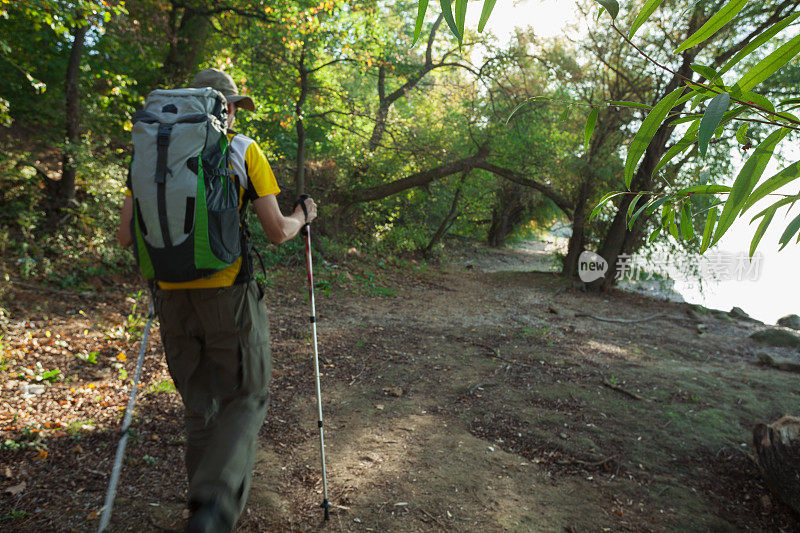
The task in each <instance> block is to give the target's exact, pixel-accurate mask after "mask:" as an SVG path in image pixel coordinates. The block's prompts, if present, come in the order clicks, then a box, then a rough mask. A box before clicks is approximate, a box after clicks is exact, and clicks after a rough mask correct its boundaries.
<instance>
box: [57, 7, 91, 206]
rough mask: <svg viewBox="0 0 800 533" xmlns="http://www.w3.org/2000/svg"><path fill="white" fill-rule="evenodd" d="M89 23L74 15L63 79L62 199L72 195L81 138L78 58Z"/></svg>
mask: <svg viewBox="0 0 800 533" xmlns="http://www.w3.org/2000/svg"><path fill="white" fill-rule="evenodd" d="M88 30H89V24H88V23H86V21H84V20H83V17H81V16H78V17H77V22H76V26H75V30H74V31H73V36H74V39H73V41H72V48H71V49H70V53H69V61H68V62H67V74H66V78H65V83H64V94H65V103H66V110H65V116H66V124H65V126H66V128H65V129H66V134H67V143H66V147H65V149H64V155H63V161H62V167H61V183H60V185H59V194H60V196H61V198H60V200H61V202H62V203H66V202H68V201H69V200H72V199H74V198H75V174H76V169H75V154H74V151H75V150H76V149H77V146H78V144H79V143H80V139H81V132H80V128H81V105H80V104H81V102H80V68H81V58H82V57H83V47H84V41H85V39H86V32H87V31H88Z"/></svg>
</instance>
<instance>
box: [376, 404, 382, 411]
mask: <svg viewBox="0 0 800 533" xmlns="http://www.w3.org/2000/svg"><path fill="white" fill-rule="evenodd" d="M375 409H377V410H378V411H383V404H382V403H379V404H378V405H376V406H375Z"/></svg>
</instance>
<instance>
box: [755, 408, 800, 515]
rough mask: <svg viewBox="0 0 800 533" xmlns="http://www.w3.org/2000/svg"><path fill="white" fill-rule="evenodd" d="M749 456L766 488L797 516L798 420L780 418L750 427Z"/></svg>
mask: <svg viewBox="0 0 800 533" xmlns="http://www.w3.org/2000/svg"><path fill="white" fill-rule="evenodd" d="M753 455H754V459H755V462H756V464H757V465H758V469H759V470H760V471H761V475H762V476H764V479H765V480H766V482H767V486H769V488H770V489H771V490H772V491H773V492H774V493H775V495H776V496H778V497H779V498H780V499H781V500H783V501H784V502H786V503H787V504H788V505H789V506H790V507H791V508H792V509H794V510H795V512H797V513H800V418H798V417H795V416H784V417H783V418H781V419H779V420H778V421H776V422H774V423H772V424H770V425H769V426H768V425H766V424H756V425H755V427H754V428H753Z"/></svg>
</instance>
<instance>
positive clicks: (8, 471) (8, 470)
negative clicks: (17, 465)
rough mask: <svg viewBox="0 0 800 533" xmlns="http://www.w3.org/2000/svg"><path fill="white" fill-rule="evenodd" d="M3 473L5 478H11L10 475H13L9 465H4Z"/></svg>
mask: <svg viewBox="0 0 800 533" xmlns="http://www.w3.org/2000/svg"><path fill="white" fill-rule="evenodd" d="M5 474H6V477H7V478H12V477H14V475H13V474H12V473H11V469H10V468H9V467H6V471H5Z"/></svg>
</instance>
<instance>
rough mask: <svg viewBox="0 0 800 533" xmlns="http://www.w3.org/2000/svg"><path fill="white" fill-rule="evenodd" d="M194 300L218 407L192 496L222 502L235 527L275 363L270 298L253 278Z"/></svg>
mask: <svg viewBox="0 0 800 533" xmlns="http://www.w3.org/2000/svg"><path fill="white" fill-rule="evenodd" d="M192 300H193V303H194V306H195V309H197V313H198V316H199V317H200V320H201V322H202V325H203V330H204V333H205V338H204V343H203V344H204V346H203V358H202V363H201V368H200V369H199V373H200V374H203V375H205V377H206V379H207V380H208V382H209V384H210V385H211V390H212V391H213V397H214V398H213V399H214V406H215V407H216V408H217V409H218V410H216V409H215V411H216V416H215V417H213V419H212V420H209V421H208V422H211V424H212V425H213V429H212V430H211V436H210V440H209V441H208V443H207V445H206V446H205V451H204V452H203V454H202V457H201V458H200V460H199V463H198V464H197V467H196V472H195V474H194V475H193V476H192V480H191V485H190V489H189V497H190V500H191V501H192V502H194V504H195V505H200V506H202V505H206V504H209V505H210V504H212V503H213V504H214V505H216V506H218V508H219V511H220V512H221V514H222V517H223V520H224V522H225V524H226V526H227V527H229V528H232V527H233V525H234V524H235V522H236V520H237V519H238V517H239V514H240V513H241V512H242V509H243V508H244V505H245V503H246V501H247V494H248V491H249V488H250V480H251V477H252V470H253V464H254V462H255V454H256V449H257V446H256V438H257V436H258V431H259V429H260V427H261V425H262V424H263V421H264V416H265V415H266V411H267V405H268V402H269V393H268V390H267V388H268V385H269V379H270V377H271V373H272V364H271V354H270V347H269V322H268V320H267V313H266V306H265V299H264V295H263V292H262V291H261V290H260V288H259V287H258V286H257V285H256V283H255V282H250V283H248V284H243V285H235V286H233V287H230V288H229V290H226V291H223V290H220V291H216V292H205V293H203V292H200V291H195V292H194V293H193V294H192ZM208 422H207V423H206V424H207V426H208Z"/></svg>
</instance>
